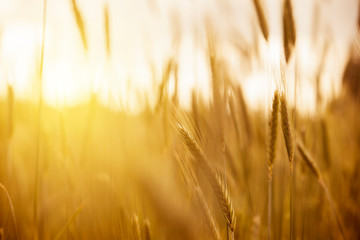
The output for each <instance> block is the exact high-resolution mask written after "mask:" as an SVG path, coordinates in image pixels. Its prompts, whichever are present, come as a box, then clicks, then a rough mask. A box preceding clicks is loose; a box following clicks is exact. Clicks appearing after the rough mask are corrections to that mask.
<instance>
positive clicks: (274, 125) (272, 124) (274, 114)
mask: <svg viewBox="0 0 360 240" xmlns="http://www.w3.org/2000/svg"><path fill="white" fill-rule="evenodd" d="M278 116H279V92H278V91H277V90H276V91H275V92H274V98H273V103H272V110H271V115H270V121H269V129H270V141H269V150H268V177H269V178H268V180H269V183H268V194H269V199H268V239H270V238H271V208H272V173H273V165H274V161H275V157H276V144H277V129H278V118H279V117H278Z"/></svg>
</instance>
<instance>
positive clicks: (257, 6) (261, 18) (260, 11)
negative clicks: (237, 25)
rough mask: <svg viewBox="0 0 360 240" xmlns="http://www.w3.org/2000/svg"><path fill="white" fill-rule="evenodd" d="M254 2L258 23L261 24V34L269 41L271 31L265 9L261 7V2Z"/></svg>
mask: <svg viewBox="0 0 360 240" xmlns="http://www.w3.org/2000/svg"><path fill="white" fill-rule="evenodd" d="M253 2H254V6H255V10H256V15H257V17H258V21H259V24H260V28H261V32H262V34H263V36H264V38H265V39H266V41H267V40H268V38H269V29H268V25H267V21H266V18H265V14H264V10H263V7H262V6H261V3H260V0H253Z"/></svg>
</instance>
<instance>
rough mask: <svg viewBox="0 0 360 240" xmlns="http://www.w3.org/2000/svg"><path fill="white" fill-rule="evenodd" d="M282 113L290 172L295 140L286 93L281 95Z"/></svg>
mask: <svg viewBox="0 0 360 240" xmlns="http://www.w3.org/2000/svg"><path fill="white" fill-rule="evenodd" d="M280 114H281V128H282V132H283V135H284V140H285V146H286V152H287V155H288V159H289V163H290V172H292V167H293V162H294V146H293V145H294V144H293V141H294V140H293V137H292V133H291V126H290V120H289V113H288V109H287V101H286V97H285V94H284V93H282V94H281V95H280Z"/></svg>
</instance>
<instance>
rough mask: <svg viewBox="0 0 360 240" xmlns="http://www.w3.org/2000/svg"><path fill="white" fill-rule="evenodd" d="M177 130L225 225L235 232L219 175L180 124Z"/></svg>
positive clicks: (232, 212)
mask: <svg viewBox="0 0 360 240" xmlns="http://www.w3.org/2000/svg"><path fill="white" fill-rule="evenodd" d="M177 130H178V132H179V134H180V136H182V138H183V141H184V143H185V144H186V146H187V148H188V149H189V151H190V152H191V153H192V155H193V157H194V159H195V160H196V161H197V162H198V163H199V165H200V167H201V169H202V170H203V171H204V173H205V176H206V177H207V179H208V181H209V183H210V185H211V187H212V189H213V191H214V193H215V196H216V198H217V200H218V203H219V205H220V208H221V210H222V212H223V215H224V217H225V220H226V223H227V225H228V227H229V228H230V230H231V232H232V233H233V232H234V230H235V223H236V218H235V212H234V209H233V205H232V201H231V198H230V195H229V193H228V189H227V187H226V186H225V184H224V182H223V178H222V177H221V176H220V174H219V173H218V172H217V171H216V170H215V169H214V168H213V167H212V166H211V165H210V163H209V161H208V160H207V158H206V157H205V154H204V153H203V151H202V150H201V148H200V146H199V145H198V144H197V142H196V141H195V139H194V138H193V136H192V135H191V134H190V133H189V132H188V130H186V129H185V128H184V126H183V125H182V124H181V123H178V124H177Z"/></svg>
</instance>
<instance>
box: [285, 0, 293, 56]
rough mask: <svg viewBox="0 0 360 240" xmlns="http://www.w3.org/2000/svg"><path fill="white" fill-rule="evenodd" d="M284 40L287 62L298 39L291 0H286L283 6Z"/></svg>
mask: <svg viewBox="0 0 360 240" xmlns="http://www.w3.org/2000/svg"><path fill="white" fill-rule="evenodd" d="M283 41H284V51H285V59H286V62H288V61H289V59H290V56H291V53H292V51H293V48H294V46H295V41H296V31H295V21H294V16H293V9H292V5H291V0H284V7H283Z"/></svg>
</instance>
